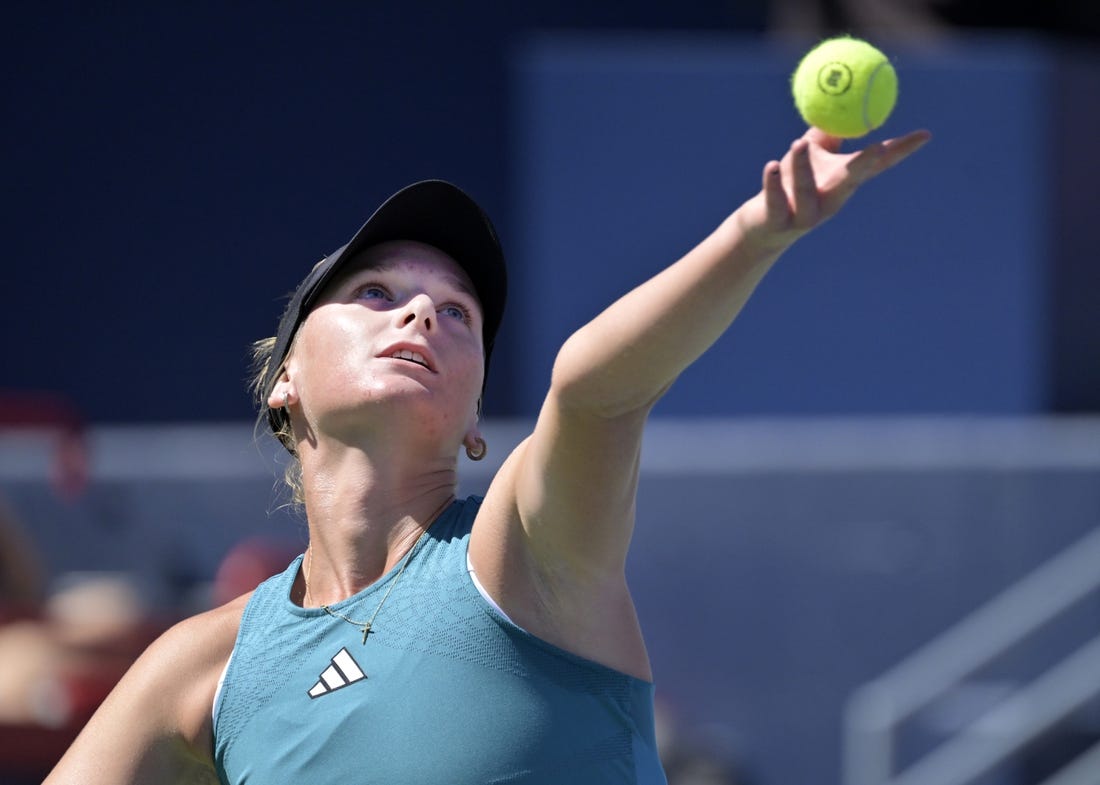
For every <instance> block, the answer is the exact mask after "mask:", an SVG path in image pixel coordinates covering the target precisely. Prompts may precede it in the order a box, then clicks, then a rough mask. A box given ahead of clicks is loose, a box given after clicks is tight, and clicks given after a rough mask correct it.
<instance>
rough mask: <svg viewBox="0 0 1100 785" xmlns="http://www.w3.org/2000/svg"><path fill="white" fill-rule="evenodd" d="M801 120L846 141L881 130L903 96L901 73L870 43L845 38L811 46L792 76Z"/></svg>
mask: <svg viewBox="0 0 1100 785" xmlns="http://www.w3.org/2000/svg"><path fill="white" fill-rule="evenodd" d="M791 93H792V94H793V95H794V103H795V106H797V107H798V112H799V114H801V115H802V119H803V120H805V121H806V122H807V123H809V124H810V125H812V126H814V127H816V128H820V129H821V130H822V131H824V132H825V133H827V134H831V135H832V136H839V137H843V138H846V139H854V138H855V137H857V136H863V135H864V134H866V133H869V132H870V131H873V130H874V129H876V128H878V127H879V126H880V125H882V124H883V123H884V122H886V118H887V117H889V116H890V112H892V111H893V109H894V103H895V102H896V101H897V98H898V75H897V72H895V71H894V66H892V65H890V61H889V60H888V59H886V55H884V54H883V53H882V52H880V51H879V50H878V49H875V47H873V46H871V45H870V44H869V43H867V42H866V41H861V40H859V39H858V38H850V37H848V36H842V37H840V38H830V39H828V40H826V41H822V42H821V43H820V44H818V45H817V46H816V47H814V48H813V49H811V50H810V51H809V52H808V53H807V54H806V56H805V57H803V58H802V62H800V63H799V64H798V68H796V69H795V72H794V74H793V75H792V76H791Z"/></svg>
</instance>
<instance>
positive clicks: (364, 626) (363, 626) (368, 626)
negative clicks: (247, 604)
mask: <svg viewBox="0 0 1100 785" xmlns="http://www.w3.org/2000/svg"><path fill="white" fill-rule="evenodd" d="M451 501H452V499H448V500H447V501H446V502H444V503H443V506H442V507H440V508H439V509H438V510H436V511H435V514H434V515H432V517H431V519H430V520H429V521H428V525H427V526H425V527H424V531H422V532H420V536H419V537H417V538H416V541H415V542H414V543H413V544H412V547H411V548H409V552H408V553H407V554H405V559H404V561H402V562H401V569H400V570H398V571H397V575H395V576H394V578H393V580H392V581H390V585H389V588H387V589H386V593H385V594H383V595H382V601H381V602H379V603H378V607H376V608H375V609H374V613H372V614H371V617H370V619H368V620H367V621H360V620H358V619H352V618H350V617H348V616H345V615H344V614H342V613H340V611H334V610H333V609H332V608H330V607H329V606H327V605H324V604H322V605H321V610H323V611H324V612H325V613H327V614H328V615H329V616H331V617H332V618H334V619H340V620H341V621H346V622H347V623H348V624H350V625H352V626H353V627H358V628H359V631H360V632H362V633H363V643H364V644H365V643H366V642H367V636H368V635H370V634H371V632H372V628H373V626H374V620H375V619H376V618H378V612H379V611H380V610H382V606H383V605H385V604H386V600H388V599H389V598H390V592H392V591H393V590H394V587H396V586H397V582H398V581H399V580H401V576H402V575H403V574H404V573H405V568H406V567H408V566H409V562H410V561H411V560H412V556H413V552H414V551H416V546H417V545H419V544H420V541H421V540H422V539H424V535H425V534H427V533H428V529H430V528H431V526H432V524H433V523H435V519H436V518H438V517H439V516H440V514H441V513H442V512H443V511H444V510H445V509H447V507H448V506H449V505H450V503H451ZM306 555H307V556H309V566H310V568H311V569H312V567H313V542H312V541H310V543H309V548H307V553H306ZM302 580H303V581H304V582H305V584H306V594H305V599H306V603H309V571H308V570H306V569H305V568H304V567H303V568H302Z"/></svg>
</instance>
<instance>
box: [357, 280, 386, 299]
mask: <svg viewBox="0 0 1100 785" xmlns="http://www.w3.org/2000/svg"><path fill="white" fill-rule="evenodd" d="M355 296H356V298H357V299H361V300H391V299H393V298H392V297H390V293H389V290H387V289H386V287H384V286H379V285H378V284H375V283H371V284H367V285H366V286H363V287H362V288H360V289H359V291H357V292H356V293H355Z"/></svg>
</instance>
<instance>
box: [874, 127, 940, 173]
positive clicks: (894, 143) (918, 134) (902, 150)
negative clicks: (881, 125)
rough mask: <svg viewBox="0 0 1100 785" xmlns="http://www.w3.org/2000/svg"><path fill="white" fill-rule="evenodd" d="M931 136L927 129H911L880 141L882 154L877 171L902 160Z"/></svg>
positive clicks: (919, 147)
mask: <svg viewBox="0 0 1100 785" xmlns="http://www.w3.org/2000/svg"><path fill="white" fill-rule="evenodd" d="M931 138H932V134H930V133H929V132H928V131H913V132H912V133H909V134H906V135H905V136H902V137H899V138H897V139H887V140H886V141H885V142H883V143H882V147H883V151H884V152H883V156H882V168H881V169H880V170H879V171H884V170H886V169H889V168H890V167H891V166H896V165H897V164H899V163H901V162H902V161H904V160H905V159H906V158H908V157H909V156H911V155H912V154H913V153H915V152H916V151H917V150H919V149H921V148H922V147H924V146H925V145H926V144H927V143H928V141H929V140H930V139H931Z"/></svg>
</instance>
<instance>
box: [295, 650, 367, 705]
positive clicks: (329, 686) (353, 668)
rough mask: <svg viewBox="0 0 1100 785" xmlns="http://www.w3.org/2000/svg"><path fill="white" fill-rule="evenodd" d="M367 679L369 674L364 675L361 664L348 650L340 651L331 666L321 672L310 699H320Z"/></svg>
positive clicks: (311, 691) (312, 688) (311, 689)
mask: <svg viewBox="0 0 1100 785" xmlns="http://www.w3.org/2000/svg"><path fill="white" fill-rule="evenodd" d="M365 678H367V674H365V673H363V669H362V668H360V667H359V663H357V662H356V661H355V659H354V658H352V656H351V654H349V653H348V650H347V649H346V648H344V649H340V651H339V652H338V653H337V654H336V656H335V657H333V658H332V661H331V662H330V663H329V666H328V667H327V668H325V669H324V670H323V671H321V678H319V679H318V680H317V683H316V684H314V685H313V686H312V687H310V688H309V697H311V698H320V697H321V696H322V695H328V694H329V693H330V692H335V691H336V690H338V689H340V688H341V687H346V686H348V685H349V684H354V683H355V682H357V681H362V680H363V679H365Z"/></svg>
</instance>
